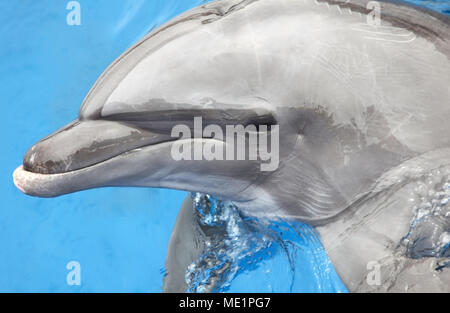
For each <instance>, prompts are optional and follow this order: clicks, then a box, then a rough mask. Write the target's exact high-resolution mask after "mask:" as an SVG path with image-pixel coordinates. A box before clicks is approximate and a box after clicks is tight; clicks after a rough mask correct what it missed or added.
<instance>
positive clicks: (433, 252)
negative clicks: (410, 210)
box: [402, 170, 450, 259]
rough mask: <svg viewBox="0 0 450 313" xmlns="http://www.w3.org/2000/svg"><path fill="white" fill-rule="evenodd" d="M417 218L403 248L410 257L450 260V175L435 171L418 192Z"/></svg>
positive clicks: (416, 200) (416, 194)
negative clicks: (447, 258) (449, 258)
mask: <svg viewBox="0 0 450 313" xmlns="http://www.w3.org/2000/svg"><path fill="white" fill-rule="evenodd" d="M412 200H413V202H414V210H415V215H414V218H413V220H412V221H411V227H410V229H409V232H408V234H407V235H406V236H405V237H404V238H403V240H402V244H403V245H404V246H405V248H406V255H407V256H408V257H411V258H414V259H419V258H423V257H437V258H446V257H450V249H449V247H450V203H449V200H450V175H446V173H442V170H435V171H432V172H431V173H429V174H428V175H427V176H426V177H425V178H424V179H423V180H422V181H419V182H417V186H416V187H415V190H414V198H413V199H412Z"/></svg>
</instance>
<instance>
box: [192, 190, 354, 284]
mask: <svg viewBox="0 0 450 313" xmlns="http://www.w3.org/2000/svg"><path fill="white" fill-rule="evenodd" d="M192 201H193V207H194V210H195V214H196V217H197V218H196V220H197V226H198V227H199V230H200V231H201V233H203V234H204V235H205V238H206V242H205V250H204V252H203V254H202V255H201V256H200V257H199V258H198V259H197V260H196V261H195V262H193V263H192V264H191V265H190V266H189V267H188V269H187V271H186V277H185V278H186V282H187V285H188V289H187V291H188V292H226V291H239V292H243V291H245V280H246V279H247V278H248V277H247V275H249V274H250V273H251V279H252V284H251V285H252V286H253V287H252V291H254V290H255V289H254V286H255V282H256V281H258V280H260V281H261V284H258V286H259V288H260V291H266V292H274V291H275V292H286V291H288V292H293V291H304V292H308V291H310V292H320V291H322V292H331V291H338V292H345V291H346V288H345V286H344V285H343V284H342V282H341V281H340V279H339V277H338V276H337V274H336V272H335V271H334V268H333V266H332V265H331V262H330V260H329V259H328V257H327V255H326V252H325V250H324V248H323V247H322V245H321V243H320V240H319V238H318V236H317V234H316V233H315V231H314V229H313V228H312V227H311V226H309V225H306V224H303V223H298V222H288V221H281V220H279V221H270V220H263V219H257V218H251V217H247V216H244V215H243V214H242V213H241V212H240V211H239V210H238V208H237V207H236V206H235V205H234V204H233V203H232V202H230V201H221V200H218V199H215V198H214V197H212V196H210V195H206V194H200V193H194V194H192ZM311 273H313V275H312V276H313V279H311V277H310V276H311ZM304 275H308V276H309V277H308V279H309V280H310V281H311V284H310V285H307V286H305V284H304V281H302V276H304ZM273 277H276V278H277V279H275V280H274V279H273ZM274 281H275V282H278V284H277V283H274Z"/></svg>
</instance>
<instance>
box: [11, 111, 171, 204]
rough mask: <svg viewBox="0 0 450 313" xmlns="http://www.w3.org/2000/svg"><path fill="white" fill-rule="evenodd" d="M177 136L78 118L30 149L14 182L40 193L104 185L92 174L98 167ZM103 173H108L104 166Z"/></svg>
mask: <svg viewBox="0 0 450 313" xmlns="http://www.w3.org/2000/svg"><path fill="white" fill-rule="evenodd" d="M177 139H178V138H172V137H171V136H170V135H169V134H167V133H165V132H157V131H153V130H147V129H141V128H138V127H136V126H134V125H130V124H127V123H121V122H116V121H104V120H87V121H79V120H75V121H73V122H71V123H69V124H68V125H66V126H65V127H63V128H61V129H60V130H58V131H56V132H54V133H53V134H51V135H49V136H47V137H45V138H44V139H42V140H41V141H39V142H38V143H36V144H35V145H33V146H32V147H31V148H30V149H29V150H28V151H27V153H26V154H25V156H24V160H23V165H22V166H19V167H18V168H17V169H16V170H15V171H14V174H13V179H14V184H15V185H16V187H17V188H18V189H19V190H20V191H22V192H23V193H25V194H28V195H32V196H39V197H54V196H58V195H61V194H65V193H69V192H73V191H79V190H83V189H89V188H93V187H97V186H99V185H100V186H101V185H102V183H101V181H99V180H98V179H93V177H92V174H93V173H95V172H97V171H98V168H100V167H103V166H104V165H105V164H107V163H108V164H109V163H114V162H113V161H114V160H115V159H121V158H124V157H125V156H127V155H131V154H133V152H137V151H139V150H141V149H144V148H149V147H155V146H159V145H160V144H164V143H170V142H172V141H174V140H177ZM102 176H108V175H104V170H102ZM83 177H84V178H83ZM105 181H109V182H111V179H105ZM81 182H82V184H80V183H81ZM111 185H114V184H113V183H112V184H111ZM68 190H69V192H68Z"/></svg>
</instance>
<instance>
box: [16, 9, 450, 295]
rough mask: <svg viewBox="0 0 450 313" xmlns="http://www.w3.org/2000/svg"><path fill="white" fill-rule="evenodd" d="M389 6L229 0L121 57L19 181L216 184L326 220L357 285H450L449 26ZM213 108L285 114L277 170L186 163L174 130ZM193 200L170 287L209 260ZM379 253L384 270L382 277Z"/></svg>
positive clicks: (175, 250) (267, 120)
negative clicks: (199, 253)
mask: <svg viewBox="0 0 450 313" xmlns="http://www.w3.org/2000/svg"><path fill="white" fill-rule="evenodd" d="M374 5H376V3H375V4H374V2H370V3H369V2H368V1H363V0H350V1H346V2H344V1H342V2H339V1H332V0H316V1H314V0H222V1H220V0H219V1H214V2H211V3H208V4H205V5H202V6H200V7H198V8H195V9H192V10H190V11H188V12H186V13H184V14H182V15H180V16H179V17H177V18H175V19H173V20H171V21H169V22H168V23H166V24H165V25H163V26H161V27H159V28H158V29H156V30H154V31H152V32H151V33H150V34H148V35H147V36H146V37H145V38H143V39H142V40H141V41H139V42H138V43H136V44H135V45H134V46H133V47H131V48H130V49H129V50H128V51H126V52H125V53H124V54H123V55H121V56H120V57H119V58H118V59H117V60H115V61H114V62H113V63H112V64H111V65H110V66H109V67H108V68H107V69H106V71H105V72H104V73H103V74H102V75H101V77H100V78H99V79H98V80H97V82H96V83H95V85H94V86H93V87H92V89H91V91H90V92H89V94H88V95H87V96H86V98H85V100H84V102H83V104H82V107H81V110H80V113H79V116H78V118H77V119H76V120H75V121H74V122H72V123H71V124H69V125H68V126H66V127H64V128H62V129H60V130H59V131H57V132H55V133H53V134H51V135H50V136H48V137H46V138H45V139H43V140H41V141H40V142H38V143H37V144H35V145H34V146H33V147H32V148H31V149H30V150H29V151H28V152H27V153H26V155H25V157H24V160H23V165H22V166H20V167H19V168H18V169H17V170H16V171H15V172H14V175H13V176H14V182H15V184H16V186H17V187H18V188H19V189H20V190H21V191H23V192H24V193H26V194H29V195H32V196H39V197H54V196H59V195H63V194H67V193H72V192H76V191H81V190H85V189H90V188H97V187H105V186H139V187H163V188H173V189H179V190H186V191H190V192H200V193H205V194H210V195H214V196H215V197H217V198H218V199H226V200H230V201H232V202H233V203H235V204H236V206H237V207H238V208H239V209H240V210H241V211H242V212H244V213H245V214H247V215H252V216H257V217H264V218H283V219H296V220H300V221H304V222H307V223H310V224H312V225H314V226H315V227H316V229H317V230H318V232H319V234H320V236H321V239H322V241H323V245H324V247H325V249H326V250H327V253H328V255H329V256H330V258H331V260H332V262H333V265H334V267H335V268H336V271H337V272H338V274H339V276H340V277H341V279H342V281H343V282H344V283H345V284H346V286H347V288H348V289H349V290H350V291H447V292H448V291H450V273H449V272H450V269H448V268H440V270H439V271H438V270H436V268H439V264H442V263H443V262H444V261H445V260H448V257H449V252H448V249H447V250H445V249H441V250H439V251H440V252H439V253H438V252H436V251H438V249H437V247H438V246H439V247H441V248H442V247H443V246H445V245H446V247H448V244H449V241H450V239H449V238H450V208H449V205H447V204H446V203H447V202H446V201H445V199H447V200H448V197H449V192H450V187H449V186H450V178H449V177H450V176H449V175H450V135H449V134H450V122H449V121H450V21H449V18H448V17H445V16H442V15H439V14H437V13H432V12H429V11H427V10H424V9H420V8H417V7H415V6H412V5H408V4H405V3H403V2H384V1H380V2H378V5H379V8H380V10H379V12H380V17H381V19H380V21H381V23H378V22H377V19H376V16H375V17H374V10H373V8H374ZM198 116H201V117H202V118H203V123H204V124H205V125H206V124H219V125H238V124H239V125H250V124H252V125H275V124H276V125H279V127H280V136H279V151H280V155H279V166H278V168H277V169H276V170H275V171H266V172H264V171H261V170H260V165H261V164H260V163H261V161H250V160H241V161H237V160H228V161H225V160H212V161H206V160H191V161H189V160H180V161H175V160H174V159H173V158H172V157H171V149H172V147H173V145H174V143H175V142H177V140H176V139H177V138H172V137H171V129H172V127H173V126H175V125H179V124H186V125H189V126H192V125H191V124H192V122H193V120H194V117H198ZM183 140H188V141H193V142H202V143H208V142H211V141H212V140H216V139H212V138H206V137H205V138H193V139H183ZM220 144H221V145H223V146H226V143H225V142H220ZM445 197H447V198H445ZM190 209H191V208H189V205H188V204H185V205H184V206H183V209H182V210H181V212H180V216H179V218H178V221H177V226H176V227H175V230H174V233H173V236H172V240H171V244H170V245H171V246H170V247H169V252H168V260H169V259H170V260H169V263H170V264H169V266H168V272H169V277H168V279H166V282H165V290H166V291H180V289H182V288H184V285H183V283H184V282H183V281H182V279H181V278H180V276H182V273H184V271H185V266H186V264H189V262H192V259H193V258H195V254H196V253H195V251H190V250H189V249H190V247H192V246H194V243H193V241H195V240H196V239H195V238H194V237H195V234H194V233H193V232H194V231H195V230H193V229H192V227H191V226H189V225H191V224H192V223H193V221H192V220H193V219H192V217H191V216H190V215H189V214H188V213H186V212H185V211H186V210H190ZM424 212H425V213H426V212H428V213H429V214H428V215H426V216H425V222H423V223H422V224H420V227H416V228H414V229H413V228H412V227H411V225H412V221H414V220H417V219H418V218H420V217H423V214H425V213H424ZM430 212H431V213H430ZM422 220H423V218H422ZM183 251H184V252H185V253H183ZM177 260H178V261H177ZM374 262H375V263H374ZM371 264H372V265H373V264H377V265H379V267H380V271H381V275H380V282H378V283H375V284H371V283H369V282H370V281H371V280H370V279H369V278H370V277H369V275H371V274H370V273H371V272H372V269H373V266H372V265H371ZM171 273H172V274H171ZM177 273H178V274H177ZM170 275H172V276H177V275H178V276H177V277H178V278H173V279H172V278H170Z"/></svg>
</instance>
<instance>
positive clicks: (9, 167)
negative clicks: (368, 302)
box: [0, 0, 450, 292]
mask: <svg viewBox="0 0 450 313" xmlns="http://www.w3.org/2000/svg"><path fill="white" fill-rule="evenodd" d="M67 2H68V1H56V0H54V1H49V0H40V1H31V0H30V1H2V3H1V4H0V21H1V23H0V43H1V45H0V60H1V61H0V94H1V96H2V99H3V101H2V104H1V106H2V107H1V108H2V113H3V119H2V123H1V124H0V136H1V144H2V150H1V153H0V164H1V167H0V186H1V189H0V199H1V207H0V291H2V292H4V291H16V292H29V291H37V292H46V291H50V292H93V291H102V292H113V291H114V292H158V291H161V286H162V278H163V275H164V259H165V256H166V251H167V246H168V241H169V237H170V234H171V230H172V227H173V225H174V222H175V218H176V215H177V212H178V209H179V207H180V205H181V203H182V201H183V199H184V198H185V196H186V193H184V192H180V191H173V190H163V189H150V188H148V189H145V188H141V189H139V188H115V189H113V188H104V189H96V190H89V191H84V192H80V193H77V194H72V195H66V196H62V197H58V198H55V199H39V198H32V197H28V196H25V195H23V194H21V193H20V192H19V191H18V190H17V189H16V188H15V186H14V185H13V182H12V177H11V175H12V172H13V171H14V169H15V168H16V167H17V166H19V165H20V164H21V160H22V157H23V156H24V154H25V152H26V151H27V149H28V148H29V147H30V146H31V145H32V144H34V143H35V142H36V141H38V140H39V139H41V138H43V137H44V136H46V135H47V134H49V133H51V132H53V131H55V130H56V129H58V128H60V127H61V126H62V125H65V124H66V123H68V122H70V121H71V120H73V119H74V118H75V117H76V116H77V113H78V110H79V107H80V104H81V102H82V100H83V98H84V96H85V95H86V93H87V92H88V91H89V89H90V87H91V86H92V84H93V83H94V82H95V80H96V79H97V77H98V76H99V75H100V74H101V73H102V71H103V70H104V69H105V68H106V66H107V65H108V64H110V63H111V62H112V61H113V60H114V59H115V58H116V57H117V56H119V55H120V54H121V53H122V52H123V51H124V50H125V49H126V48H128V47H130V46H131V45H132V44H133V43H134V42H136V41H137V40H138V39H139V38H141V37H142V36H143V35H144V34H146V33H147V32H148V31H149V30H151V29H153V28H154V27H155V26H158V25H160V24H161V23H163V22H165V21H167V20H168V19H170V18H172V17H173V16H176V15H178V14H180V13H182V12H184V11H186V10H187V9H189V8H191V7H194V6H196V5H198V4H200V3H202V2H204V1H200V0H197V1H196V0H178V1H175V0H164V1H163V0H153V1H136V0H133V1H130V0H128V1H110V0H97V1H88V0H84V1H83V0H80V1H79V3H80V4H81V25H80V26H68V25H67V23H66V15H67V13H68V11H67V10H66V4H67ZM423 4H425V5H429V6H430V7H432V8H433V9H436V10H439V11H442V12H447V13H449V12H450V11H449V10H450V2H449V1H439V2H438V1H427V2H423ZM271 227H275V228H277V227H278V228H279V229H278V228H277V229H275V230H274V231H275V232H276V233H277V234H278V235H279V236H280V237H281V239H282V240H281V241H278V242H277V241H274V242H275V244H278V247H265V246H264V247H263V249H262V251H264V253H267V252H268V251H269V252H270V253H269V255H270V257H268V256H267V254H266V255H265V256H264V257H261V258H259V259H258V262H256V263H254V262H253V263H252V264H249V265H248V266H243V265H241V266H240V267H239V268H238V269H237V270H236V271H235V273H234V274H233V275H232V277H231V276H230V277H231V279H229V280H228V281H227V285H226V288H224V289H223V290H219V291H279V292H281V291H325V292H327V291H328V292H334V291H345V287H344V286H343V285H342V283H341V282H340V280H339V279H338V277H337V276H336V274H335V273H334V270H333V268H332V266H331V265H330V262H329V259H328V258H327V257H326V255H325V254H324V252H323V249H322V247H321V245H320V242H318V241H317V239H314V238H316V237H314V234H312V235H311V237H308V238H313V240H306V239H305V238H306V237H304V236H299V232H300V233H302V232H307V233H312V232H313V230H312V229H310V228H308V227H307V226H306V225H286V224H283V223H281V224H277V223H273V224H272V225H271ZM247 239H249V238H247ZM250 239H251V238H250ZM284 245H287V246H289V247H288V250H286V251H288V252H286V253H285V254H283V251H282V250H283V249H281V248H280V247H283V246H284ZM256 256H258V255H257V254H255V257H256ZM70 261H77V262H79V264H80V265H81V285H79V286H76V285H75V286H70V285H68V284H67V282H66V276H67V274H68V270H67V269H66V264H67V263H68V262H70ZM293 265H295V266H294V267H293Z"/></svg>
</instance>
